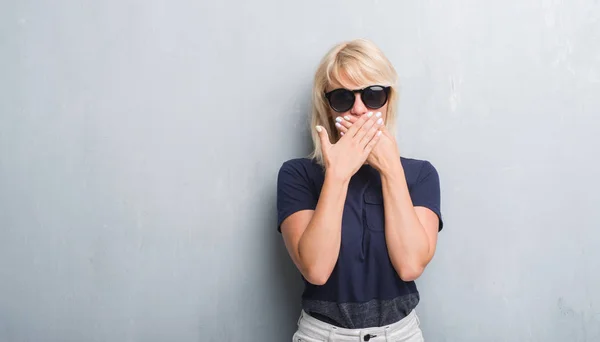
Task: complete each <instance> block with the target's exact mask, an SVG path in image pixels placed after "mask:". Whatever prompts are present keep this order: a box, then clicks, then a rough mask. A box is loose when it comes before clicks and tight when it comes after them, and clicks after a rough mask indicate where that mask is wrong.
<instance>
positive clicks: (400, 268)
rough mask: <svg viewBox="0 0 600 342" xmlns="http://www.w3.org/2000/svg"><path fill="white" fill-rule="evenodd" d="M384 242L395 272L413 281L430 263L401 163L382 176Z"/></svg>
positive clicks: (425, 237)
mask: <svg viewBox="0 0 600 342" xmlns="http://www.w3.org/2000/svg"><path fill="white" fill-rule="evenodd" d="M381 183H382V190H383V203H384V209H385V239H386V243H387V248H388V254H389V256H390V259H391V261H392V265H393V266H394V269H395V270H396V272H397V273H398V275H399V276H400V277H401V278H402V279H403V280H414V279H415V278H417V277H418V276H419V275H421V273H422V272H423V269H424V268H425V266H426V265H427V263H428V262H429V260H430V259H431V257H430V255H431V253H430V246H429V241H428V237H427V233H426V232H425V229H424V228H423V226H422V224H421V222H420V221H419V217H418V216H417V213H416V212H415V209H414V206H413V203H412V200H411V198H410V193H409V191H408V185H407V184H406V178H405V175H404V169H403V168H402V165H401V164H400V162H398V164H397V165H394V166H392V167H390V168H388V169H387V170H386V171H382V172H381Z"/></svg>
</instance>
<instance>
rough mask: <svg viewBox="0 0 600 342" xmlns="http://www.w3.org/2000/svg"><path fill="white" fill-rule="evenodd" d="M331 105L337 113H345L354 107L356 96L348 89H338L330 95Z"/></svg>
mask: <svg viewBox="0 0 600 342" xmlns="http://www.w3.org/2000/svg"><path fill="white" fill-rule="evenodd" d="M329 105H330V106H331V108H333V110H335V111H336V112H345V111H348V110H350V108H352V105H354V94H353V93H352V92H351V91H349V90H346V89H337V90H334V91H333V92H331V94H330V95H329Z"/></svg>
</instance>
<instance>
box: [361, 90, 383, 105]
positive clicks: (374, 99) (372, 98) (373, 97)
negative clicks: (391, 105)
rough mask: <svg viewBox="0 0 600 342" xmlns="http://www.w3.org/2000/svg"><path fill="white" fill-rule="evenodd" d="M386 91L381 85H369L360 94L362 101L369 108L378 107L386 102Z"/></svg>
mask: <svg viewBox="0 0 600 342" xmlns="http://www.w3.org/2000/svg"><path fill="white" fill-rule="evenodd" d="M387 99H388V93H387V89H386V88H384V87H381V86H371V87H368V88H366V89H365V90H364V92H363V94H362V101H363V103H364V104H365V106H367V107H369V108H371V109H378V108H381V107H383V105H384V104H385V103H386V102H387Z"/></svg>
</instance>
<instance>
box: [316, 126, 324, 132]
mask: <svg viewBox="0 0 600 342" xmlns="http://www.w3.org/2000/svg"><path fill="white" fill-rule="evenodd" d="M315 129H316V130H317V132H319V133H321V131H322V130H323V127H321V126H317V127H315Z"/></svg>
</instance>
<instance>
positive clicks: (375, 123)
mask: <svg viewBox="0 0 600 342" xmlns="http://www.w3.org/2000/svg"><path fill="white" fill-rule="evenodd" d="M382 124H383V120H381V119H380V118H377V117H375V116H374V115H372V113H370V115H369V114H365V115H362V116H361V117H360V118H359V119H358V120H357V121H356V122H355V123H354V124H353V125H352V127H350V129H349V130H348V132H347V133H346V134H344V135H343V136H342V137H341V138H340V139H339V140H338V141H337V142H336V143H335V144H332V143H331V142H330V141H329V136H328V134H327V130H326V129H324V128H323V127H322V126H317V127H316V130H317V132H318V133H319V138H320V139H321V149H322V151H323V159H324V161H325V168H326V170H327V172H328V173H331V174H333V175H335V176H336V177H341V178H342V179H343V180H350V178H351V177H352V176H353V175H354V174H355V173H356V171H358V169H360V167H361V166H362V165H363V164H364V163H365V161H366V160H367V157H368V156H369V154H370V153H371V150H372V149H373V147H375V145H376V144H377V142H378V141H379V136H380V135H381V131H380V128H381V126H382Z"/></svg>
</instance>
